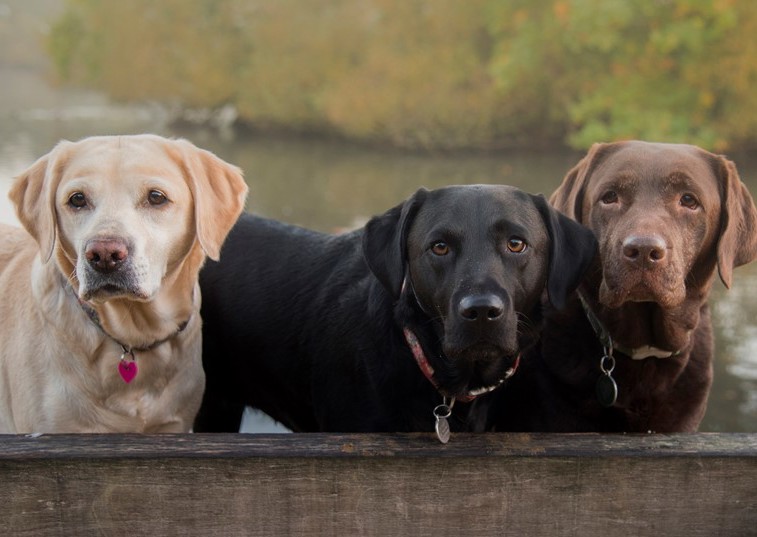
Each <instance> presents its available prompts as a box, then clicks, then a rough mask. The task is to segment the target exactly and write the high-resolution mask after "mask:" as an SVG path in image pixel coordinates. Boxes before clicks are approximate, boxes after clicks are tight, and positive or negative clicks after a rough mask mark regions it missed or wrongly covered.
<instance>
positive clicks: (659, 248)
mask: <svg viewBox="0 0 757 537" xmlns="http://www.w3.org/2000/svg"><path fill="white" fill-rule="evenodd" d="M667 252H668V245H667V243H666V242H665V240H664V239H663V238H662V237H660V236H659V235H631V236H629V237H627V238H626V240H624V241H623V257H625V260H626V261H627V262H629V263H632V264H639V265H642V266H654V265H656V264H658V263H660V262H662V261H664V260H665V257H666V255H667Z"/></svg>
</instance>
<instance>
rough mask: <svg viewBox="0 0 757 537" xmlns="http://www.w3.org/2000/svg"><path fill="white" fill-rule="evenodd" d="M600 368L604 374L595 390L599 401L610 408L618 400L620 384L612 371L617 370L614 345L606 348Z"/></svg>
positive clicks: (598, 380)
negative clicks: (613, 351) (613, 353)
mask: <svg viewBox="0 0 757 537" xmlns="http://www.w3.org/2000/svg"><path fill="white" fill-rule="evenodd" d="M599 369H600V370H601V371H602V374H601V375H600V376H599V378H598V379H597V385H596V386H595V391H596V393H597V401H599V404H600V405H602V406H603V407H605V408H609V407H611V406H612V405H614V404H615V401H617V400H618V385H617V384H616V383H615V379H614V378H612V372H613V371H614V370H615V357H614V356H613V355H612V347H609V348H605V355H604V356H602V359H601V360H600V361H599Z"/></svg>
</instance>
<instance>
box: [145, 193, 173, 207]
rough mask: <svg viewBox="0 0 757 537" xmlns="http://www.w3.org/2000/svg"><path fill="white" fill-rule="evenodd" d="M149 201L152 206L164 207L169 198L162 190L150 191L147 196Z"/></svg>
mask: <svg viewBox="0 0 757 537" xmlns="http://www.w3.org/2000/svg"><path fill="white" fill-rule="evenodd" d="M147 201H149V202H150V205H163V204H164V203H165V202H167V201H168V198H167V197H166V195H165V194H163V192H161V191H160V190H150V193H149V194H148V195H147Z"/></svg>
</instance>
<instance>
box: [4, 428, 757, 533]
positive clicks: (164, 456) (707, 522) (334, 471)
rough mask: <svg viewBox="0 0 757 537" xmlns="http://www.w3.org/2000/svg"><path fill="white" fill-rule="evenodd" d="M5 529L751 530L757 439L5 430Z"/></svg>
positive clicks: (756, 516) (756, 498)
mask: <svg viewBox="0 0 757 537" xmlns="http://www.w3.org/2000/svg"><path fill="white" fill-rule="evenodd" d="M0 483H2V486H0V535H34V536H51V535H128V536H132V537H133V536H136V535H151V536H152V535H156V536H158V535H210V536H216V535H218V536H229V535H253V536H258V535H259V536H273V535H308V536H309V535H350V536H352V535H387V536H393V537H394V536H400V535H412V536H414V537H420V536H425V535H433V536H446V535H450V536H452V535H455V536H459V535H466V536H468V535H470V536H479V535H480V536H484V535H518V536H542V535H544V536H547V535H549V536H557V535H568V536H582V537H583V536H589V537H591V536H595V535H596V536H600V535H601V536H603V537H605V536H613V537H615V536H624V535H628V536H646V535H649V536H652V535H654V536H662V535H664V536H677V535H681V536H687V537H689V536H710V535H724V536H727V535H734V536H741V535H757V435H755V434H715V433H708V434H682V435H594V434H570V435H557V434H544V435H536V434H482V435H462V434H457V435H453V436H452V440H451V441H450V443H449V444H447V445H444V446H443V445H441V444H439V443H438V442H437V441H436V440H435V437H434V436H433V435H432V434H386V435H327V434H288V435H243V434H233V435H231V434H230V435H226V434H224V435H209V434H196V435H161V436H141V435H50V436H41V437H38V438H29V437H25V436H0Z"/></svg>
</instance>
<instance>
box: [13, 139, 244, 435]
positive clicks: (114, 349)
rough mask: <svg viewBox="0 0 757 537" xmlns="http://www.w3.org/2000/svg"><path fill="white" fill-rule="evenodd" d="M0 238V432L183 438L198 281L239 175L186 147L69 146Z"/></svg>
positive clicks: (195, 386)
mask: <svg viewBox="0 0 757 537" xmlns="http://www.w3.org/2000/svg"><path fill="white" fill-rule="evenodd" d="M9 195H10V198H11V200H12V201H13V203H14V204H15V206H16V211H17V214H18V217H19V220H20V221H21V223H22V224H23V226H24V227H25V228H26V231H24V230H21V229H18V228H15V227H11V226H2V227H0V319H2V322H0V432H2V433H22V432H182V431H188V430H190V428H191V427H192V421H193V419H194V417H195V414H196V413H197V410H198V408H199V406H200V401H201V398H202V392H203V389H204V384H205V377H204V374H203V370H202V361H201V346H202V345H201V320H200V315H199V311H200V291H199V286H198V284H197V275H198V272H199V270H200V267H201V266H202V264H203V261H204V260H205V257H206V255H207V256H209V257H211V258H213V259H217V258H218V256H219V252H220V248H221V245H222V243H223V241H224V239H225V237H226V234H227V233H228V231H229V230H230V229H231V227H232V225H233V224H234V222H235V221H236V219H237V217H238V216H239V214H240V213H241V212H242V210H243V208H244V201H245V197H246V195H247V186H246V185H245V183H244V180H243V179H242V176H241V172H240V171H239V169H237V168H236V167H234V166H232V165H230V164H227V163H226V162H224V161H222V160H220V159H219V158H218V157H216V156H215V155H213V154H212V153H210V152H208V151H204V150H202V149H199V148H197V147H195V146H194V145H192V144H191V143H189V142H187V141H185V140H168V139H165V138H161V137H159V136H153V135H138V136H112V137H111V136H103V137H92V138H87V139H84V140H81V141H79V142H75V143H72V142H65V141H64V142H61V143H60V144H58V145H57V146H56V147H55V148H54V149H53V150H52V151H51V152H50V153H49V154H48V155H45V156H44V157H42V158H40V159H39V160H38V161H37V162H36V163H35V164H34V165H32V167H31V168H29V169H28V170H27V171H26V172H25V173H24V174H23V175H21V176H20V177H19V178H18V179H17V180H16V182H15V183H14V185H13V187H12V188H11V191H10V194H9Z"/></svg>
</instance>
